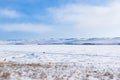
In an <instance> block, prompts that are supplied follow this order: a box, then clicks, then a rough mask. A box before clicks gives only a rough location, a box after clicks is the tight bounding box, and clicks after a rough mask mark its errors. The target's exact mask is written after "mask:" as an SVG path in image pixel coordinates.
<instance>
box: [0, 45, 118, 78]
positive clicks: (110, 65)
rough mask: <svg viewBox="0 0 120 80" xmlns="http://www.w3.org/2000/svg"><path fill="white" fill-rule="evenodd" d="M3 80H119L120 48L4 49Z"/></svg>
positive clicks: (0, 57) (0, 61)
mask: <svg viewBox="0 0 120 80" xmlns="http://www.w3.org/2000/svg"><path fill="white" fill-rule="evenodd" d="M0 80H120V46H119V45H1V46H0Z"/></svg>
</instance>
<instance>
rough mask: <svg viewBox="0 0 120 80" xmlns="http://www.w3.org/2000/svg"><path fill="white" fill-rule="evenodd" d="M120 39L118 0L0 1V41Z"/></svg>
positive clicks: (119, 4) (119, 8)
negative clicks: (87, 38)
mask: <svg viewBox="0 0 120 80" xmlns="http://www.w3.org/2000/svg"><path fill="white" fill-rule="evenodd" d="M119 36H120V0H0V39H40V38H72V37H73V38H86V37H119Z"/></svg>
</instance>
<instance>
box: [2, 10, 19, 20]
mask: <svg viewBox="0 0 120 80" xmlns="http://www.w3.org/2000/svg"><path fill="white" fill-rule="evenodd" d="M0 16H1V17H6V18H18V17H21V14H20V13H18V12H17V11H15V10H9V9H0Z"/></svg>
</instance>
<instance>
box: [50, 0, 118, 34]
mask: <svg viewBox="0 0 120 80" xmlns="http://www.w3.org/2000/svg"><path fill="white" fill-rule="evenodd" d="M48 10H49V13H50V14H51V15H52V16H53V18H54V20H55V21H57V22H58V23H62V24H66V23H67V24H72V26H73V27H75V28H76V29H79V30H80V31H82V32H88V33H89V34H88V35H90V33H91V34H95V33H98V34H100V33H101V32H102V31H103V33H101V35H103V36H104V35H105V34H104V33H106V35H108V34H107V33H109V32H110V33H111V34H110V35H116V33H119V34H120V1H119V0H113V1H112V2H111V3H108V4H106V5H101V6H100V5H99V6H96V5H85V4H84V5H83V4H79V3H75V4H67V5H65V6H62V7H59V8H49V9H48ZM95 31H96V32H95ZM115 31H116V32H115ZM93 32H95V33H93ZM86 34H87V33H86Z"/></svg>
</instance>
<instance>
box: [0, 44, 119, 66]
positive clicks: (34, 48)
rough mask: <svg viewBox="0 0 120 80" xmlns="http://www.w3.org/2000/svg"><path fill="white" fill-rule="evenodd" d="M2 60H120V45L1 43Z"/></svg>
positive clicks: (103, 61)
mask: <svg viewBox="0 0 120 80" xmlns="http://www.w3.org/2000/svg"><path fill="white" fill-rule="evenodd" d="M0 61H13V62H20V63H39V62H84V63H88V62H89V63H102V64H106V63H107V64H111V63H119V62H120V46H119V45H1V46H0Z"/></svg>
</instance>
